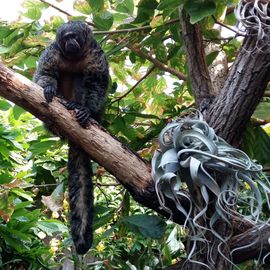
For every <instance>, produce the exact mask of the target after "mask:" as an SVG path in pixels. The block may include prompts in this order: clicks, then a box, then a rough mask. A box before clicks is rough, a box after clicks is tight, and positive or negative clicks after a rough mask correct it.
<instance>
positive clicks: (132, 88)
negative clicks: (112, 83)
mask: <svg viewBox="0 0 270 270" xmlns="http://www.w3.org/2000/svg"><path fill="white" fill-rule="evenodd" d="M154 69H155V66H152V67H151V68H150V69H149V70H148V71H147V72H146V73H145V74H144V75H143V76H142V77H141V78H140V79H139V80H138V81H137V82H136V83H135V84H134V85H133V86H132V87H131V88H130V89H129V90H128V91H127V92H126V93H124V94H123V95H121V96H120V97H117V98H116V99H115V100H113V101H112V102H111V104H113V103H115V102H118V101H120V100H121V99H123V98H124V97H126V96H127V95H128V94H130V93H131V92H132V91H133V90H134V89H135V88H136V87H137V86H138V85H139V84H140V83H141V82H142V81H143V80H145V79H146V78H147V77H148V76H149V75H150V74H151V73H152V72H153V70H154Z"/></svg>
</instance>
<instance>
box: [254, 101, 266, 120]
mask: <svg viewBox="0 0 270 270" xmlns="http://www.w3.org/2000/svg"><path fill="white" fill-rule="evenodd" d="M253 116H254V117H256V118H259V119H264V120H269V119H270V103H269V102H261V103H260V104H259V105H258V106H257V108H256V110H255V112H254V114H253Z"/></svg>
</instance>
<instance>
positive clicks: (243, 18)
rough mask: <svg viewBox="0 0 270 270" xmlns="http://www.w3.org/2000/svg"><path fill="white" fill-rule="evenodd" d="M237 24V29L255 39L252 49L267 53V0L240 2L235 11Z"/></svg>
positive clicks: (269, 38) (269, 7)
mask: <svg viewBox="0 0 270 270" xmlns="http://www.w3.org/2000/svg"><path fill="white" fill-rule="evenodd" d="M235 16H236V18H237V20H238V22H239V24H238V28H239V30H240V31H242V32H246V33H247V34H248V35H251V36H254V37H256V39H257V42H256V46H255V48H254V50H255V49H257V50H260V51H263V52H269V50H270V46H269V44H270V43H269V42H270V35H269V34H270V1H269V0H240V1H239V4H238V6H237V8H236V9H235Z"/></svg>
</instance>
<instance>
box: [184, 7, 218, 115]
mask: <svg viewBox="0 0 270 270" xmlns="http://www.w3.org/2000/svg"><path fill="white" fill-rule="evenodd" d="M180 17H181V25H182V37H183V41H184V44H185V47H186V58H187V65H188V73H189V78H190V83H191V86H192V90H193V93H194V96H195V102H196V105H197V107H198V108H199V109H201V110H203V109H204V107H205V106H207V104H208V103H210V101H211V97H212V96H214V88H213V85H212V82H211V78H210V75H209V71H208V68H207V64H206V58H205V52H204V47H203V39H202V34H201V30H200V26H199V25H198V24H194V25H192V24H191V23H190V22H189V17H188V16H187V14H186V13H185V12H182V13H181V15H180Z"/></svg>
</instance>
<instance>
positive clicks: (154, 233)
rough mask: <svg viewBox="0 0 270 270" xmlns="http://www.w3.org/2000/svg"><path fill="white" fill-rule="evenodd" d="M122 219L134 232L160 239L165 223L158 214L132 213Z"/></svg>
mask: <svg viewBox="0 0 270 270" xmlns="http://www.w3.org/2000/svg"><path fill="white" fill-rule="evenodd" d="M122 221H123V222H124V223H125V224H126V226H128V227H129V228H130V229H132V230H133V231H134V232H136V233H140V234H142V235H143V236H145V237H150V238H153V239H160V238H162V236H163V235H164V233H165V226H166V223H165V222H164V221H163V220H162V219H161V218H160V217H158V216H149V215H143V214H141V215H133V216H128V217H124V218H122Z"/></svg>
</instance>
